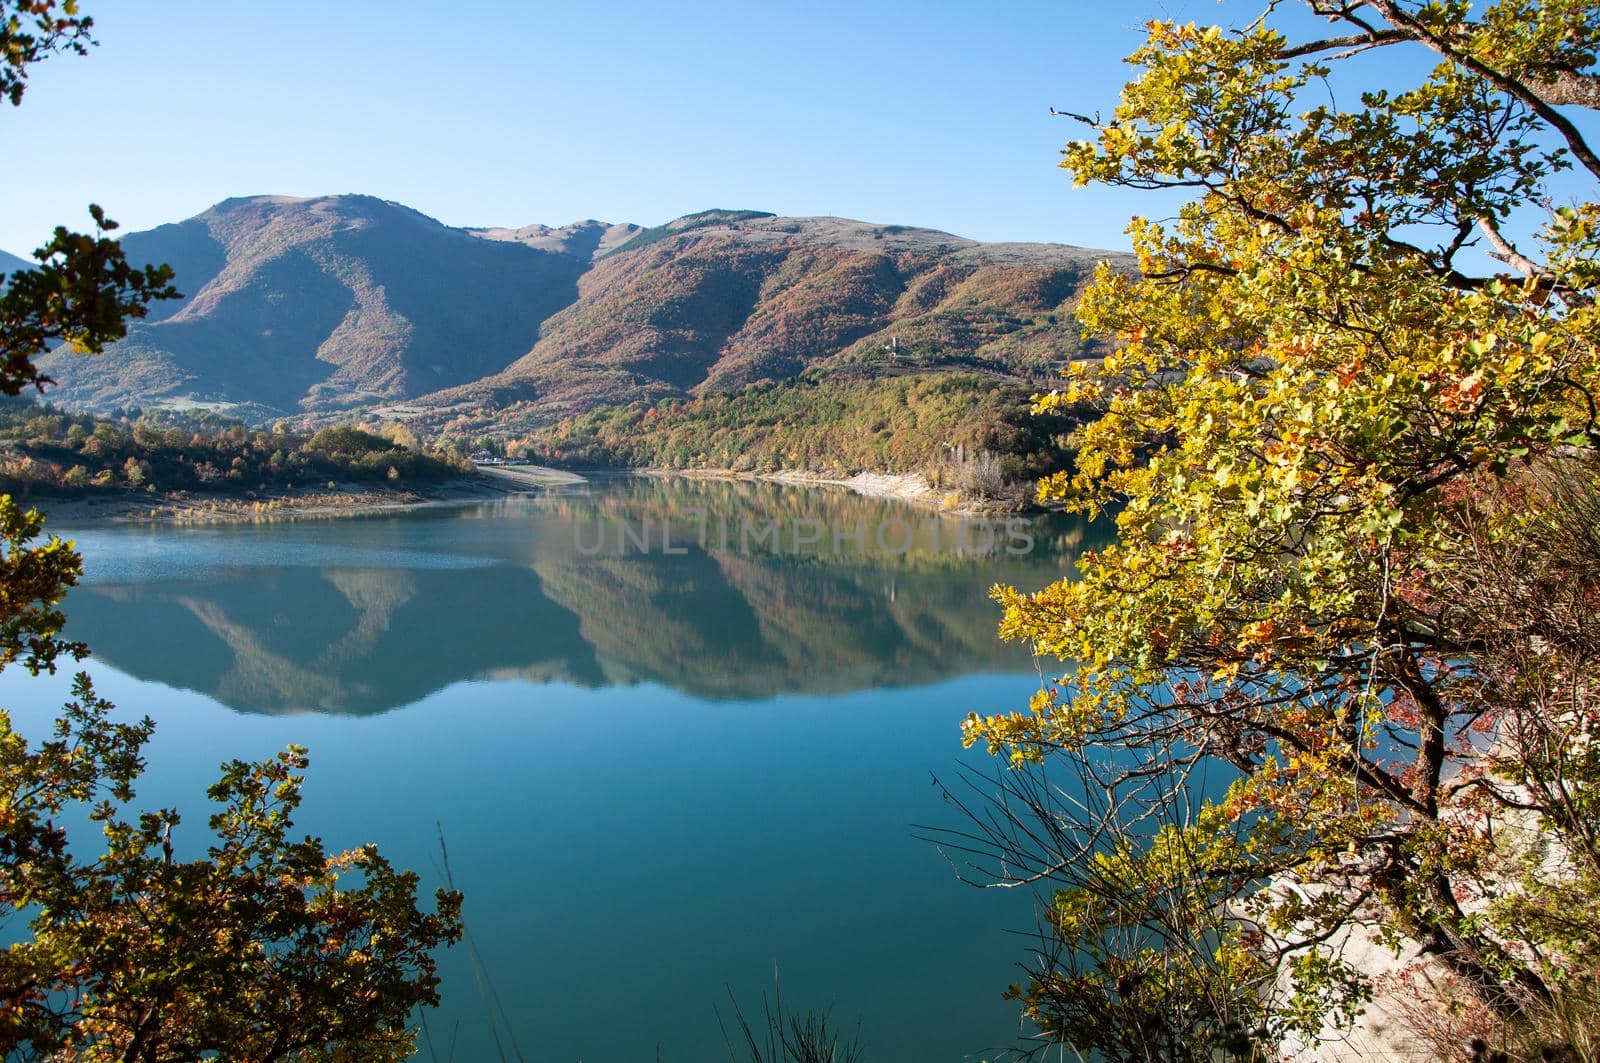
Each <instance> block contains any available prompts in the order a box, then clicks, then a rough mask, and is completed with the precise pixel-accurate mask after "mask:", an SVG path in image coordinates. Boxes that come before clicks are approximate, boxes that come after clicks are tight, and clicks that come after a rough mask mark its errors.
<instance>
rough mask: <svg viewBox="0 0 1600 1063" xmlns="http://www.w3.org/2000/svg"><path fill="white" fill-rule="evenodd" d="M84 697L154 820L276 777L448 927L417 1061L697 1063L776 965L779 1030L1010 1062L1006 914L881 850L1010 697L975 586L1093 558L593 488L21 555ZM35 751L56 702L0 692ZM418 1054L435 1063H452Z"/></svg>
mask: <svg viewBox="0 0 1600 1063" xmlns="http://www.w3.org/2000/svg"><path fill="white" fill-rule="evenodd" d="M53 530H57V531H58V532H61V533H62V534H63V535H66V534H68V533H69V531H70V535H71V537H72V538H74V539H75V540H76V541H77V543H78V545H79V548H80V549H81V550H82V552H83V553H84V555H85V558H86V564H87V573H86V578H85V580H84V582H83V584H82V585H81V586H80V587H79V588H77V589H76V590H74V591H73V592H72V594H71V595H70V596H69V598H68V600H67V604H66V610H67V614H68V616H69V618H70V620H69V626H68V634H69V635H70V636H72V637H75V638H80V639H83V640H85V641H87V642H88V643H89V644H90V646H91V647H92V648H93V650H94V657H93V659H92V660H91V662H89V664H88V670H89V671H90V672H91V673H92V674H93V675H94V676H95V679H96V682H97V685H98V686H99V688H100V690H101V693H103V694H104V695H106V696H108V697H109V698H111V699H112V700H113V701H115V702H116V703H117V704H118V706H119V707H120V708H121V709H122V710H123V711H124V712H125V713H127V714H128V715H130V716H133V715H140V714H149V715H151V716H152V717H154V718H155V720H156V722H157V725H158V730H157V734H156V737H155V739H154V740H153V742H152V744H151V746H150V748H149V751H148V752H149V761H150V767H149V771H148V772H147V775H146V777H145V782H144V785H143V786H142V788H141V792H140V800H141V802H142V803H145V804H148V805H176V806H178V807H180V808H183V809H186V810H189V814H188V815H187V816H186V817H185V824H184V827H183V828H181V829H180V833H181V832H182V831H188V832H192V833H191V836H190V837H188V838H182V837H180V838H179V842H180V844H181V845H184V846H188V847H191V851H193V850H197V849H198V848H200V847H201V846H202V845H203V839H202V838H201V837H200V835H199V833H198V832H199V831H200V829H201V828H200V826H199V825H200V824H202V823H203V822H204V817H203V815H202V814H201V811H202V809H203V808H204V803H205V802H204V790H205V788H206V786H207V785H209V783H210V782H212V781H214V779H215V776H216V770H217V765H218V764H219V763H220V762H221V761H223V760H224V759H227V758H232V757H236V756H237V757H249V758H259V757H265V756H267V755H269V754H271V753H272V752H274V751H276V750H278V749H280V748H282V747H283V746H284V745H286V744H288V743H291V742H294V743H300V744H303V745H306V746H309V747H310V750H311V757H312V765H311V770H310V775H309V779H308V783H307V786H306V790H305V804H304V806H303V807H302V809H301V813H300V815H299V816H298V818H297V822H298V824H299V826H300V827H301V828H302V829H303V830H305V831H306V832H309V833H313V834H317V835H320V836H322V837H323V838H324V839H326V841H327V842H328V844H329V846H330V847H332V848H335V849H338V848H345V847H350V846H354V845H357V844H361V843H364V842H368V841H370V842H374V843H376V844H378V845H379V847H380V848H381V849H382V850H383V851H384V852H385V854H386V855H388V856H389V857H390V858H391V859H393V860H394V861H395V862H396V863H397V864H400V865H402V866H409V867H413V868H415V869H417V870H418V871H419V872H421V873H422V875H423V878H424V881H425V884H426V885H427V887H428V889H429V890H430V891H431V889H432V887H433V886H434V885H436V884H438V882H439V869H438V865H439V837H440V834H441V832H442V834H443V837H444V839H445V841H446V843H447V845H448V850H449V860H450V866H451V870H452V872H453V874H454V879H455V883H456V885H457V886H458V887H459V888H460V889H461V890H463V891H464V893H465V894H466V905H465V914H466V920H467V926H468V930H469V932H470V934H471V935H472V938H473V941H474V943H475V946H476V950H477V955H476V959H475V958H474V955H473V953H472V952H471V950H469V949H468V948H467V947H466V946H461V947H457V948H456V949H453V950H451V951H450V952H449V953H447V954H446V955H445V956H444V957H443V959H442V963H441V973H442V974H443V977H444V979H445V981H444V988H443V992H444V997H445V1001H444V1006H443V1007H442V1008H441V1009H439V1010H438V1011H437V1012H433V1013H430V1014H429V1015H428V1016H427V1020H428V1030H429V1038H430V1040H431V1043H432V1054H431V1055H430V1052H429V1051H428V1050H427V1049H426V1048H425V1049H424V1051H423V1052H422V1054H421V1057H420V1058H423V1059H429V1058H437V1059H440V1060H444V1059H447V1058H451V1057H452V1055H453V1058H454V1059H456V1060H462V1061H477V1060H494V1059H497V1058H501V1055H502V1054H503V1056H504V1057H505V1058H508V1059H515V1058H518V1056H519V1054H520V1057H521V1058H525V1059H528V1060H559V1061H569V1060H584V1061H588V1063H610V1061H617V1063H621V1061H637V1060H649V1059H656V1058H659V1059H661V1060H664V1061H669V1063H671V1061H684V1063H699V1061H704V1060H712V1059H726V1058H727V1056H726V1052H725V1050H724V1048H723V1040H722V1033H721V1031H720V1030H719V1027H718V1019H717V1015H716V1012H715V1010H714V1009H717V1008H720V1009H721V1012H722V1014H723V1016H724V1018H725V1019H729V1018H731V1015H730V1008H729V1005H728V991H729V990H730V989H731V990H732V992H733V993H735V994H736V995H737V997H738V998H739V1000H740V1002H741V1003H742V1004H743V1006H744V1008H745V1011H746V1013H747V1014H748V1015H749V1016H750V1017H751V1018H752V1019H759V1017H760V1012H761V1009H762V998H763V994H768V995H770V994H771V992H772V989H773V973H774V968H775V966H776V968H777V970H778V972H779V974H780V976H781V986H782V994H783V1001H784V1004H785V1006H786V1007H787V1008H789V1009H790V1010H802V1009H818V1010H828V1011H830V1012H831V1015H832V1018H833V1020H834V1022H835V1024H837V1025H840V1026H844V1027H846V1028H854V1027H855V1026H856V1024H857V1023H859V1026H860V1036H861V1039H862V1041H863V1042H864V1044H865V1047H866V1050H867V1059H868V1060H870V1061H872V1063H899V1061H911V1060H918V1061H927V1060H960V1059H967V1058H973V1059H980V1058H985V1057H988V1058H992V1057H993V1055H994V1054H995V1051H996V1050H997V1049H1000V1048H1003V1047H1005V1046H1007V1045H1010V1044H1013V1043H1015V1039H1016V1036H1017V1033H1018V1024H1017V1016H1016V1006H1015V1005H1014V1004H1011V1003H1007V1002H1005V1001H1003V1000H1002V999H1001V992H1002V991H1003V990H1004V989H1005V987H1006V986H1007V985H1008V984H1009V983H1011V982H1013V981H1015V980H1017V978H1018V977H1019V972H1018V971H1017V968H1016V964H1017V963H1018V962H1019V961H1020V960H1022V959H1023V958H1024V956H1025V955H1026V950H1027V948H1028V944H1029V941H1028V938H1027V937H1026V936H1018V935H1017V933H1015V932H1018V931H1031V929H1032V927H1033V925H1034V902H1033V900H1032V898H1030V897H1028V896H1025V895H1023V894H1022V893H1021V892H1014V891H997V890H980V889H975V888H973V887H971V886H968V885H965V884H963V883H962V882H960V881H959V880H958V878H957V876H956V873H955V871H954V870H953V868H952V866H951V864H950V862H949V861H948V860H947V859H946V858H945V856H944V855H942V854H941V853H940V852H939V851H938V850H937V849H936V848H935V847H934V846H932V845H931V844H930V843H928V842H926V841H921V840H918V839H917V838H916V837H915V836H914V825H916V824H934V825H943V826H958V825H959V822H960V821H959V818H958V816H957V814H956V813H955V812H954V810H953V809H951V808H949V807H948V806H946V805H945V804H944V803H943V802H942V801H941V799H940V795H939V791H938V790H937V789H936V788H935V787H934V786H933V785H932V777H933V775H934V774H938V775H939V776H940V777H948V776H949V775H951V774H952V772H953V769H954V768H955V767H956V765H957V764H958V763H959V762H962V761H966V762H968V763H973V764H979V765H986V764H987V761H988V758H987V757H985V756H984V755H983V754H982V753H981V752H963V751H962V749H961V746H960V731H959V723H960V721H961V719H962V718H963V717H964V716H965V715H966V714H967V713H968V712H972V711H979V712H993V711H998V710H1006V709H1011V708H1017V707H1021V706H1023V705H1024V704H1026V701H1027V698H1028V695H1029V694H1030V693H1031V692H1032V691H1033V690H1034V689H1036V688H1037V684H1038V675H1037V673H1036V671H1035V667H1034V664H1033V662H1032V660H1031V659H1030V657H1029V655H1028V653H1027V651H1026V649H1025V648H1024V647H1020V646H1015V645H1005V644H1002V643H1000V642H999V641H998V640H997V639H996V638H995V636H994V630H995V624H996V621H997V618H998V610H997V608H996V607H995V606H994V604H993V603H992V602H990V601H989V600H988V598H987V589H988V588H989V587H990V586H991V585H993V584H994V583H997V582H1003V583H1013V584H1016V585H1019V586H1023V587H1030V588H1031V587H1039V586H1042V585H1044V584H1045V583H1047V582H1049V581H1050V580H1051V579H1053V578H1056V577H1057V576H1059V575H1061V574H1063V573H1065V572H1068V571H1070V570H1071V565H1072V561H1073V559H1074V558H1075V557H1076V556H1077V554H1078V553H1079V552H1081V551H1082V550H1083V549H1086V548H1088V547H1089V546H1091V545H1093V544H1092V543H1091V542H1090V538H1091V532H1089V531H1088V530H1086V529H1085V527H1084V526H1083V525H1082V524H1081V523H1076V522H1073V521H1069V520H1067V519H1065V518H1060V517H1050V518H1038V519H1034V520H1031V521H1026V522H1019V523H1015V524H1012V525H1009V526H1008V525H1006V524H1005V523H1004V522H1003V521H1002V522H980V521H963V520H958V519H954V518H944V517H939V516H936V515H933V514H931V513H928V512H926V511H922V510H916V509H912V508H909V507H906V506H904V505H901V504H899V503H894V502H889V501H881V500H872V499H866V498H861V497H858V496H855V495H852V494H849V493H846V492H843V491H834V490H827V489H810V488H797V487H786V486H780V485H775V484H764V483H734V482H725V481H701V480H689V479H646V478H617V479H614V480H601V481H597V482H595V483H591V484H586V485H576V486H573V487H570V488H562V489H557V490H553V491H552V492H550V493H548V494H543V495H538V496H530V497H526V498H514V499H507V500H501V501H495V502H492V503H484V504H480V505H468V506H455V507H439V508H429V509H421V510H416V511H412V512H408V513H403V514H390V515H378V516H370V517H360V518H350V519H337V520H316V521H299V522H286V523H274V524H259V525H218V526H203V527H191V528H171V527H132V526H121V527H100V528H87V529H75V530H69V529H53ZM0 686H3V690H0V694H3V696H4V703H5V704H6V705H7V706H9V707H11V709H12V711H13V716H14V718H15V721H16V723H17V725H18V726H19V728H20V729H22V730H23V731H24V732H25V733H28V734H30V735H33V736H38V735H39V734H41V733H42V729H43V728H44V727H45V726H46V724H47V723H48V720H49V719H50V718H51V713H52V711H53V709H54V708H55V707H57V706H59V704H60V703H61V701H62V699H63V695H64V693H65V689H66V679H65V677H57V678H53V679H52V678H40V679H34V678H31V677H29V676H27V675H26V673H24V672H22V671H21V670H20V669H11V670H10V671H8V672H7V673H5V674H4V675H3V676H0ZM452 1045H453V1049H452Z"/></svg>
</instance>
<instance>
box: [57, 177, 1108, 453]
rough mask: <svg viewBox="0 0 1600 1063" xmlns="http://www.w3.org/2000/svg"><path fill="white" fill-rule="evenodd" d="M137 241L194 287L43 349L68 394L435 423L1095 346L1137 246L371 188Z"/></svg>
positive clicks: (992, 368)
mask: <svg viewBox="0 0 1600 1063" xmlns="http://www.w3.org/2000/svg"><path fill="white" fill-rule="evenodd" d="M123 244H124V247H125V249H126V251H127V253H128V257H129V259H130V261H135V262H145V261H150V262H167V263H169V264H171V265H172V266H173V268H174V270H175V271H176V273H177V281H176V283H177V286H178V288H179V290H180V291H182V292H183V293H184V298H183V299H182V300H179V301H175V302H174V303H170V304H165V305H157V306H155V307H152V313H151V315H150V317H149V318H148V319H146V320H144V321H141V322H136V323H134V324H133V326H132V327H131V328H130V330H129V335H128V338H127V339H126V340H124V341H122V342H120V343H118V344H116V345H114V346H113V347H112V348H111V349H110V350H108V351H107V352H106V354H105V355H103V356H100V357H98V358H96V359H83V358H80V357H77V356H73V355H70V354H67V353H65V352H58V353H54V354H52V355H50V356H48V357H47V358H46V359H45V366H44V368H45V370H46V372H49V373H50V374H51V375H52V376H54V377H55V378H56V379H57V380H58V381H59V382H60V385H59V387H58V389H56V390H55V391H54V392H53V394H52V396H51V397H52V399H53V400H54V401H57V402H60V403H63V404H66V405H70V406H79V407H84V408H89V409H96V410H109V409H115V408H124V407H128V406H134V405H138V406H172V407H186V406H201V407H208V408H217V409H222V410H227V411H230V412H234V413H236V414H237V415H240V416H243V417H245V418H246V419H249V420H255V421H264V420H270V419H274V418H278V417H284V416H306V417H313V418H315V417H326V416H335V415H339V414H341V413H346V414H348V413H350V412H351V411H355V412H358V413H366V412H376V413H378V414H380V415H382V416H389V417H395V418H398V419H413V418H415V419H418V420H419V423H421V424H422V425H423V426H424V427H427V426H429V425H442V424H444V423H446V422H448V421H450V420H452V419H459V418H461V417H462V416H466V417H467V418H468V419H469V420H472V421H474V422H475V423H484V424H492V423H494V421H495V414H496V411H498V410H501V409H504V408H506V407H508V406H513V405H514V406H517V407H518V409H519V411H520V413H519V416H520V417H521V418H522V419H523V420H524V421H525V422H526V421H528V420H530V419H531V420H532V421H544V422H548V421H552V420H555V419H559V418H560V417H563V416H567V415H570V414H572V413H575V412H581V411H583V410H587V409H593V408H595V407H597V406H603V405H614V404H616V403H619V402H628V401H636V400H640V399H645V400H649V399H659V398H666V397H689V396H693V395H696V394H703V393H706V392H708V391H713V390H723V389H737V388H740V387H745V386H748V385H751V384H753V383H758V382H762V381H781V380H785V379H792V378H794V377H795V376H796V375H798V374H800V373H802V372H808V371H819V372H830V373H832V372H843V373H847V374H857V375H875V374H878V373H880V372H903V371H906V370H907V368H908V367H912V368H919V369H925V370H932V371H943V370H947V369H951V368H960V369H964V370H973V371H979V372H985V373H998V374H1001V375H1019V376H1022V377H1031V376H1035V375H1038V374H1041V373H1045V372H1049V371H1052V370H1054V369H1057V368H1059V367H1060V365H1061V364H1063V363H1064V362H1065V361H1067V360H1070V359H1071V358H1074V357H1080V356H1082V355H1083V354H1084V353H1086V351H1087V350H1088V347H1087V346H1086V345H1085V344H1084V342H1083V340H1082V338H1081V337H1080V336H1079V335H1078V333H1077V329H1076V326H1075V324H1073V323H1072V315H1071V308H1072V306H1073V305H1074V304H1075V300H1076V296H1077V293H1078V291H1079V290H1080V289H1081V288H1082V286H1083V284H1084V283H1085V282H1086V281H1087V279H1088V277H1089V276H1090V275H1091V274H1092V271H1093V267H1094V265H1095V263H1097V262H1099V261H1102V260H1112V261H1119V260H1120V261H1125V260H1126V257H1127V256H1123V255H1118V254H1116V253H1114V252H1108V251H1096V250H1091V249H1085V248H1077V247H1072V246H1069V245H1061V244H1026V243H981V242H978V241H973V240H968V239H965V238H963V237H959V236H955V235H952V234H950V233H943V232H939V231H937V230H932V229H923V228H917V227H913V226H904V225H885V224H875V223H871V222H862V221H855V220H852V219H845V218H834V217H799V218H789V217H780V216H777V215H774V214H771V213H769V212H765V211H754V210H721V209H718V210H709V211H701V212H697V213H695V214H690V215H685V216H683V217H681V218H676V219H672V220H671V221H668V222H666V223H664V224H662V225H658V226H653V227H643V226H639V225H636V224H632V223H612V222H605V221H599V220H595V219H585V220H582V221H578V222H573V223H570V224H568V225H564V226H556V227H552V226H548V225H543V224H537V223H536V224H529V225H523V226H520V227H515V228H513V227H493V226H484V227H475V228H459V227H453V226H448V225H445V224H444V223H442V222H439V221H437V220H436V219H434V218H431V217H429V216H427V215H425V214H423V213H421V212H419V211H416V210H414V209H413V208H410V207H407V206H405V205H403V204H399V203H395V202H392V201H388V200H382V199H379V198H377V197H373V196H363V195H339V196H315V197H288V196H270V195H265V196H246V197H236V198H232V199H227V200H223V201H222V202H220V203H218V204H216V205H215V206H213V207H210V208H208V209H207V210H205V211H202V212H201V213H200V214H197V215H196V216H194V217H192V218H188V219H185V220H183V221H180V222H174V223H169V224H166V225H161V226H157V227H155V228H153V229H148V230H143V231H140V232H135V233H130V234H128V235H127V236H125V237H124V238H123Z"/></svg>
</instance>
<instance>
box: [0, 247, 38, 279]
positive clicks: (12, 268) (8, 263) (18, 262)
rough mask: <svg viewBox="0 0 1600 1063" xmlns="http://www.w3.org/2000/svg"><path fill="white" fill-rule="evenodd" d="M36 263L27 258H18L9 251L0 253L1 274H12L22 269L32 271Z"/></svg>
mask: <svg viewBox="0 0 1600 1063" xmlns="http://www.w3.org/2000/svg"><path fill="white" fill-rule="evenodd" d="M33 266H34V263H33V262H31V261H30V260H28V259H26V258H18V257H17V256H16V255H13V254H11V253H10V252H9V251H0V273H5V274H11V273H15V272H17V271H18V270H21V269H32V268H33Z"/></svg>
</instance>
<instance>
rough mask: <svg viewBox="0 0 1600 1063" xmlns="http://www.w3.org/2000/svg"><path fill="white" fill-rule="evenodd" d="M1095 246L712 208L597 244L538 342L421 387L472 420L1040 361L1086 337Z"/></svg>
mask: <svg viewBox="0 0 1600 1063" xmlns="http://www.w3.org/2000/svg"><path fill="white" fill-rule="evenodd" d="M1107 258H1113V259H1115V258H1119V256H1115V255H1111V254H1109V253H1107V252H1103V251H1091V250H1086V249H1083V248H1075V247H1066V246H1062V245H1052V244H982V243H978V242H975V241H972V240H965V239H962V238H960V237H956V236H951V235H950V234H948V233H942V232H935V231H933V230H929V229H915V228H908V227H905V226H894V225H872V224H869V223H867V222H859V221H850V220H847V219H843V218H780V217H775V216H773V215H771V214H763V213H760V212H755V211H707V212H705V213H703V214H697V215H690V216H688V217H686V218H680V219H678V220H677V221H674V222H671V223H669V224H667V225H665V226H662V227H660V228H657V229H646V230H641V231H639V232H637V233H636V234H634V235H633V236H632V237H631V238H630V239H627V240H626V241H623V242H620V243H618V244H616V245H615V246H613V247H611V248H610V249H605V248H603V247H602V248H600V249H599V250H598V252H597V254H596V256H595V261H594V265H593V268H592V269H590V270H589V271H588V272H586V273H585V274H584V276H583V278H582V279H581V280H580V281H579V284H578V298H577V299H576V300H575V301H574V302H573V303H572V304H571V305H569V306H567V307H566V308H564V309H563V310H561V311H560V312H559V313H557V314H555V315H554V316H553V317H551V318H550V319H549V320H548V321H546V322H545V323H544V325H543V327H542V328H541V329H540V336H539V341H538V342H537V343H536V344H535V345H534V346H533V348H532V350H530V351H529V352H528V353H527V354H526V355H525V356H523V357H522V358H519V359H517V360H516V361H515V362H513V363H512V364H510V365H509V366H507V367H506V368H505V369H504V370H503V371H502V372H499V373H496V374H494V375H492V376H489V377H487V378H485V379H483V380H479V381H475V382H473V383H470V384H465V385H462V386H460V387H457V388H454V389H446V390H444V391H441V392H439V393H437V394H434V395H429V396H424V397H423V398H422V399H421V400H420V401H419V403H418V404H417V405H419V406H421V407H423V408H424V409H427V410H435V411H439V412H440V413H441V414H443V413H449V414H455V415H458V416H465V417H466V418H468V419H469V420H472V419H474V413H475V411H482V410H486V409H487V410H504V409H505V408H507V407H508V406H510V407H514V408H515V409H516V411H517V412H518V415H519V420H522V421H531V422H532V423H535V424H537V423H541V422H548V421H551V420H555V419H558V418H560V417H562V416H565V415H568V414H572V413H575V412H580V411H582V410H586V409H590V408H593V407H596V406H604V405H614V404H618V403H625V402H632V401H635V400H640V399H644V400H659V399H662V398H668V397H687V396H693V395H702V394H706V393H708V392H714V391H730V390H737V389H739V388H743V387H746V386H748V385H751V384H755V383H758V382H761V381H774V380H785V379H789V378H792V377H794V376H796V375H797V374H799V373H801V372H802V371H804V370H808V369H812V370H818V371H821V372H825V373H829V374H844V375H850V376H881V375H892V374H897V373H906V372H913V371H929V370H951V369H962V370H975V371H979V372H988V373H998V374H1001V375H1010V376H1021V377H1042V376H1044V375H1047V374H1050V373H1053V372H1054V371H1055V370H1057V369H1059V368H1060V366H1061V365H1062V364H1064V363H1065V362H1066V361H1068V360H1069V359H1071V358H1074V357H1078V356H1080V355H1082V354H1083V353H1084V350H1085V348H1084V343H1083V340H1082V338H1081V337H1080V336H1079V334H1078V331H1077V326H1076V323H1075V320H1074V318H1073V316H1072V310H1073V307H1074V306H1075V304H1076V300H1077V296H1078V293H1079V291H1080V290H1081V289H1082V287H1083V285H1084V284H1085V283H1086V282H1087V281H1088V280H1089V279H1090V277H1091V276H1092V274H1093V270H1094V266H1095V264H1096V263H1097V262H1099V261H1101V260H1104V259H1107ZM426 416H427V415H426V414H424V417H425V418H426Z"/></svg>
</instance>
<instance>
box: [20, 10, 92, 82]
mask: <svg viewBox="0 0 1600 1063" xmlns="http://www.w3.org/2000/svg"><path fill="white" fill-rule="evenodd" d="M93 26H94V19H92V18H88V17H86V16H83V15H80V14H78V5H77V3H76V2H75V0H63V2H62V3H60V4H57V3H56V2H55V0H5V2H4V3H0V96H4V97H5V98H7V99H9V100H10V101H11V104H12V106H17V105H19V104H21V103H22V94H23V92H24V91H25V90H26V89H27V83H28V67H29V66H30V65H32V64H33V63H37V62H38V61H39V60H41V59H43V58H45V57H46V56H48V55H51V54H52V53H55V52H72V53H75V54H77V55H86V54H88V46H89V45H90V44H93V43H94V41H93V40H92V39H91V38H90V37H89V31H90V29H92V28H93Z"/></svg>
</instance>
